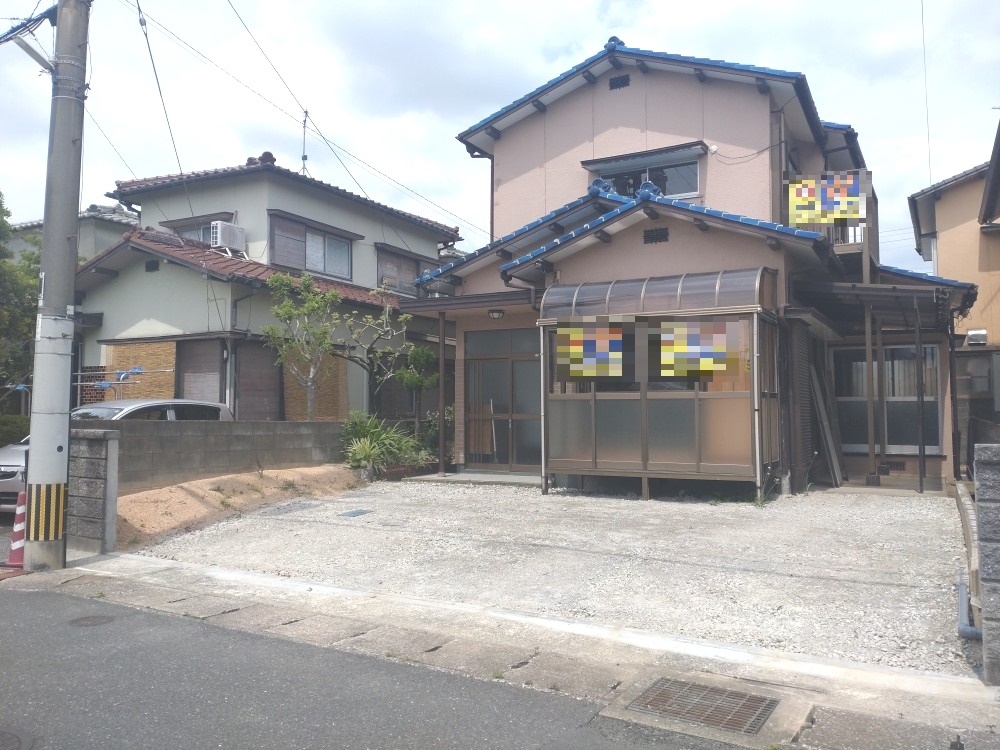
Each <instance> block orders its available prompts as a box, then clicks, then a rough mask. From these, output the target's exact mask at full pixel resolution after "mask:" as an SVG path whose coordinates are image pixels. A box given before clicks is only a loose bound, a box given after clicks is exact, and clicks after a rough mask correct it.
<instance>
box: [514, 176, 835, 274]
mask: <svg viewBox="0 0 1000 750" xmlns="http://www.w3.org/2000/svg"><path fill="white" fill-rule="evenodd" d="M599 195H600V196H601V197H602V198H609V199H612V200H618V201H621V202H622V205H621V206H618V207H617V208H614V209H612V210H611V211H608V212H607V213H605V214H602V215H601V216H599V217H598V218H596V219H593V220H592V221H589V222H587V223H586V224H583V225H582V226H579V227H577V228H576V229H573V230H572V231H569V232H567V233H566V234H564V235H562V236H561V237H558V238H556V239H554V240H552V241H551V242H549V243H547V244H545V245H542V246H541V247H539V248H537V249H535V250H532V251H531V252H530V253H528V254H527V255H522V256H521V257H520V258H515V259H514V260H511V261H508V262H507V263H504V264H503V265H502V266H500V270H501V271H510V270H513V269H515V268H518V267H519V266H522V265H524V264H526V263H530V262H532V261H535V260H537V259H538V258H539V257H541V256H542V255H545V254H546V253H548V252H549V251H551V250H554V249H556V248H557V247H559V246H560V245H562V244H565V243H566V242H568V241H570V240H572V239H575V238H576V237H579V236H581V235H583V234H585V233H586V232H588V231H590V230H591V229H594V228H596V227H598V226H601V225H602V224H605V223H606V222H608V221H611V220H612V219H614V218H616V217H617V216H620V215H622V214H623V213H626V212H629V211H631V210H633V209H636V208H637V207H638V206H640V205H641V204H643V203H646V202H649V203H656V204H658V205H661V206H672V207H674V208H680V209H682V210H684V211H688V212H690V213H695V214H707V215H709V216H714V217H716V218H719V219H722V220H723V221H726V222H730V223H733V224H742V225H743V226H752V227H756V228H758V229H767V230H769V231H773V232H781V233H782V234H788V235H791V236H793V237H796V238H798V239H802V240H813V241H815V240H820V239H823V238H824V237H825V235H824V234H823V233H822V232H812V231H809V230H806V229H796V228H795V227H786V226H784V225H782V224H775V223H774V222H771V221H764V220H763V219H754V218H753V217H750V216H741V215H740V214H733V213H728V212H725V211H719V210H717V209H714V208H706V207H705V206H698V205H695V204H693V203H687V202H685V201H682V200H678V199H676V198H664V197H662V196H654V195H650V194H649V193H646V194H644V195H642V197H639V198H632V199H628V198H625V197H623V196H620V195H616V194H614V193H600V194H599Z"/></svg>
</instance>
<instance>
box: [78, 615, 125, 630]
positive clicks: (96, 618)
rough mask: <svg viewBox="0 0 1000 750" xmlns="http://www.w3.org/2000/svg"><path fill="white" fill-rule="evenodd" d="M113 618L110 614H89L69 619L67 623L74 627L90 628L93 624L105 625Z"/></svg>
mask: <svg viewBox="0 0 1000 750" xmlns="http://www.w3.org/2000/svg"><path fill="white" fill-rule="evenodd" d="M114 619H115V618H114V617H112V616H110V615H90V616H89V617H77V618H76V619H75V620H70V621H69V624H70V625H72V626H73V627H74V628H92V627H94V626H95V625H107V624H108V623H109V622H111V621H112V620H114Z"/></svg>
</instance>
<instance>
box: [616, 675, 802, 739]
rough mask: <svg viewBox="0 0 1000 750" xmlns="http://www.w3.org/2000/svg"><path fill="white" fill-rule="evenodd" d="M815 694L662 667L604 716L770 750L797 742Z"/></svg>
mask: <svg viewBox="0 0 1000 750" xmlns="http://www.w3.org/2000/svg"><path fill="white" fill-rule="evenodd" d="M748 687H749V689H750V690H752V691H753V692H749V691H748V689H747V688H748ZM812 699H813V696H812V695H810V694H807V693H804V692H803V691H802V690H801V689H799V688H798V687H797V686H795V685H783V684H779V683H768V684H767V685H764V684H759V683H753V684H752V685H748V683H747V681H746V680H745V679H740V678H738V677H729V676H727V675H722V674H716V673H712V672H708V671H698V672H682V671H679V670H676V671H675V670H669V669H664V668H662V667H658V668H655V669H650V670H646V671H645V672H644V673H642V674H641V675H639V676H638V677H637V679H636V681H635V682H634V683H632V685H631V686H629V687H626V688H624V689H623V690H621V691H620V692H619V695H618V697H617V698H615V699H614V700H613V701H611V703H610V704H608V706H607V707H606V708H605V709H604V710H602V711H601V716H606V717H609V718H612V719H619V720H620V721H625V722H628V723H630V724H641V725H643V726H648V727H655V728H656V729H660V730H664V731H667V732H673V733H675V734H677V735H682V736H693V737H701V738H703V739H709V740H714V741H716V742H722V743H725V745H726V747H749V748H758V750H765V748H770V747H772V746H781V745H786V744H789V743H792V742H794V741H795V739H796V738H798V736H799V735H800V734H801V732H802V730H803V729H804V728H805V727H806V726H810V724H811V722H812V711H813V703H812ZM680 746H683V745H680Z"/></svg>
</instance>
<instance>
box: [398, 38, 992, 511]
mask: <svg viewBox="0 0 1000 750" xmlns="http://www.w3.org/2000/svg"><path fill="white" fill-rule="evenodd" d="M458 140H459V141H460V142H461V143H462V144H463V145H464V146H465V148H466V149H467V150H468V152H469V154H470V155H471V156H472V157H474V158H486V159H489V160H490V161H491V165H492V220H493V225H492V231H493V235H494V237H497V238H498V239H496V240H495V241H493V242H491V243H490V244H489V245H487V246H485V247H483V248H481V249H479V250H478V251H476V252H475V253H472V254H470V255H468V256H467V257H465V258H461V259H457V260H455V261H453V262H450V263H447V264H445V265H442V266H441V267H439V268H437V269H435V270H434V271H432V272H430V273H427V274H424V275H422V276H420V277H419V278H418V279H417V283H418V285H419V286H420V288H421V289H422V290H423V292H424V298H422V299H415V300H406V301H404V302H403V303H402V309H405V310H409V311H411V312H416V313H421V314H431V313H435V312H436V313H437V314H438V315H439V317H443V318H446V319H447V320H449V321H454V323H455V324H456V330H457V336H456V341H457V364H456V385H455V401H456V412H457V418H456V459H457V461H458V463H459V464H460V466H463V467H465V468H466V469H489V470H494V471H496V470H509V471H519V470H520V471H540V472H541V476H542V480H543V489H544V488H545V486H546V483H547V482H548V480H549V478H550V477H551V476H552V475H567V476H571V477H578V476H579V477H584V478H586V477H590V476H594V475H600V476H608V475H611V476H624V477H639V478H641V481H642V488H643V491H644V494H645V493H648V492H649V483H650V482H651V481H655V480H657V479H669V478H687V479H729V480H734V481H739V482H750V483H753V484H754V485H755V486H756V488H757V491H758V492H766V491H769V490H771V489H772V488H774V487H776V486H778V485H779V484H781V483H783V482H786V481H787V484H789V485H790V486H791V487H792V488H793V489H801V488H804V487H805V486H806V485H807V483H808V482H809V481H810V476H811V472H812V476H813V477H815V476H816V475H817V474H818V473H819V471H820V467H821V466H825V469H824V471H825V473H827V474H828V475H829V476H830V478H831V480H832V481H834V483H839V482H840V481H843V479H844V477H845V476H851V477H852V478H860V479H861V480H862V481H867V482H868V483H871V484H875V483H878V482H879V481H880V477H881V476H883V475H885V473H886V472H889V471H893V472H895V473H896V474H897V475H898V474H902V475H904V476H906V475H909V476H912V477H914V479H915V481H916V480H917V479H919V482H920V484H921V486H922V484H923V480H924V478H925V477H931V478H932V479H933V480H936V482H937V483H940V481H941V478H942V476H943V475H944V474H945V473H947V465H946V460H945V459H946V456H947V453H948V446H947V444H946V443H947V440H946V439H945V438H944V436H946V435H947V434H948V431H949V430H950V425H951V423H950V416H949V413H948V410H947V409H945V408H944V404H945V401H946V398H947V394H948V386H947V378H946V374H947V368H946V367H944V366H943V365H941V364H940V363H943V362H946V361H947V346H946V342H945V337H944V336H943V335H942V333H943V332H944V331H946V330H947V326H948V322H949V319H950V318H949V311H951V310H958V311H961V310H965V309H967V307H968V306H969V305H971V303H972V300H973V299H974V288H973V287H972V285H969V284H958V283H954V282H949V281H947V280H944V279H934V278H930V277H923V276H920V275H916V274H908V273H906V272H900V271H896V270H892V269H885V268H882V267H881V266H880V265H879V263H878V245H877V201H876V199H875V196H874V193H873V192H871V191H870V189H869V191H868V194H867V195H866V194H865V193H863V192H862V193H861V198H860V201H861V203H863V204H864V206H863V208H865V209H867V215H866V216H865V217H864V221H863V222H862V224H863V226H860V227H850V226H846V227H845V226H839V225H837V226H831V227H829V229H826V228H822V227H820V229H821V230H822V231H816V230H814V229H812V228H800V227H793V226H789V225H788V216H789V204H788V198H787V195H788V193H787V190H786V187H785V181H786V180H788V179H790V178H791V179H794V178H797V177H811V176H817V177H818V176H820V175H822V174H824V173H825V174H829V173H834V177H831V178H830V181H831V184H832V182H833V180H834V179H836V173H838V172H844V173H850V174H853V177H852V179H855V180H856V179H863V178H866V177H867V173H866V172H865V171H864V170H865V166H866V165H865V161H864V157H863V155H862V152H861V149H860V146H859V144H858V138H857V134H856V133H855V131H854V130H853V129H852V128H851V127H850V126H847V125H840V124H835V123H831V122H827V121H824V120H821V119H820V117H819V114H818V112H817V109H816V104H815V102H814V101H813V97H812V94H811V92H810V89H809V86H808V84H807V82H806V78H805V76H804V75H802V74H800V73H793V72H786V71H782V70H775V69H772V68H762V67H756V66H751V65H741V64H735V63H729V62H725V61H721V60H708V59H701V58H693V57H685V56H679V55H672V54H664V53H659V52H650V51H646V50H640V49H634V48H630V47H627V46H626V45H625V44H623V43H622V42H621V41H620V40H618V39H617V38H615V37H612V38H611V39H610V40H609V42H608V43H607V45H605V47H604V48H603V49H602V50H601V51H600V52H599V53H598V54H596V55H594V56H592V57H590V58H588V59H587V60H584V61H583V62H582V63H580V64H579V65H577V66H575V67H574V68H572V69H571V70H569V71H567V72H566V73H564V74H562V75H560V76H558V77H556V78H555V79H553V80H551V81H549V82H548V83H546V84H544V85H542V86H540V87H539V88H537V89H535V90H534V91H532V92H530V93H529V94H527V95H525V96H523V97H521V98H520V99H518V100H517V101H515V102H513V103H512V104H510V105H508V106H506V107H504V108H503V109H500V110H499V111H497V112H495V113H494V114H492V115H490V116H489V117H487V118H485V119H484V120H482V121H480V122H478V123H477V124H475V125H473V126H472V127H470V128H468V129H467V130H465V131H464V132H462V133H461V134H459V136H458ZM824 184H825V183H824ZM860 211H861V209H860V208H859V213H860ZM880 282H889V283H888V284H886V283H880ZM921 336H922V338H921ZM866 343H867V346H866ZM942 347H943V348H942ZM876 359H878V360H879V361H880V362H881V363H882V367H880V368H877V367H876V362H875V360H876ZM876 371H881V372H883V373H890V372H891V373H892V374H893V376H892V377H889V376H886V377H884V378H881V379H879V378H877V377H876V378H875V383H872V382H871V381H869V380H868V379H867V377H866V373H874V372H876ZM830 373H832V374H833V377H832V378H831V377H830ZM920 377H922V378H923V385H922V386H920V387H918V385H917V383H918V381H919V378H920ZM918 391H919V395H918ZM921 410H922V411H923V413H924V414H925V415H926V417H925V419H924V420H923V421H922V422H921V426H922V428H923V429H924V433H925V434H924V435H923V436H922V437H920V436H918V432H919V431H916V430H914V429H913V425H914V422H919V421H920V420H917V419H916V415H917V414H918V413H920V412H921ZM838 428H839V429H838Z"/></svg>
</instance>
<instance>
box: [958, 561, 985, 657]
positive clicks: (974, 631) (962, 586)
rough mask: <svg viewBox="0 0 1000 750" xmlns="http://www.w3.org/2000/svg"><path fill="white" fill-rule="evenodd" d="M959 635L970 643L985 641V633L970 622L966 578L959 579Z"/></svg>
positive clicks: (960, 577)
mask: <svg viewBox="0 0 1000 750" xmlns="http://www.w3.org/2000/svg"><path fill="white" fill-rule="evenodd" d="M958 635H959V637H961V638H967V639H969V640H970V641H981V640H983V631H982V629H981V628H977V627H975V626H974V625H972V624H971V623H970V622H969V584H968V583H966V582H965V576H959V578H958Z"/></svg>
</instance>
